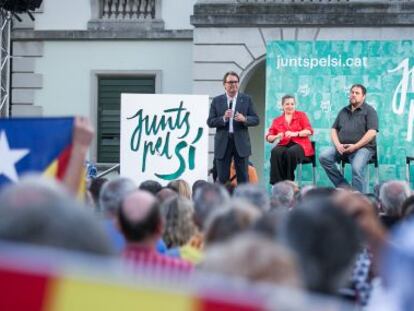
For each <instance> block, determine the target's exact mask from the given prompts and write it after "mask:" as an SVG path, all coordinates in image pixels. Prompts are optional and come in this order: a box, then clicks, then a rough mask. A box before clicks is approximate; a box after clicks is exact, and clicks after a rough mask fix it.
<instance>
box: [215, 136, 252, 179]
mask: <svg viewBox="0 0 414 311" xmlns="http://www.w3.org/2000/svg"><path fill="white" fill-rule="evenodd" d="M232 159H234V166H235V168H236V176H237V184H238V185H240V184H241V183H246V182H248V181H249V176H248V165H249V157H243V158H242V157H240V156H239V154H238V153H237V149H236V145H235V144H234V137H233V136H232V135H231V136H229V140H228V143H227V149H226V153H225V154H224V158H223V159H215V161H216V165H217V176H218V180H219V182H220V183H222V184H225V183H226V182H228V181H229V179H230V164H231V160H232Z"/></svg>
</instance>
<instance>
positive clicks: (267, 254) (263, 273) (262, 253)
mask: <svg viewBox="0 0 414 311" xmlns="http://www.w3.org/2000/svg"><path fill="white" fill-rule="evenodd" d="M200 269H201V271H206V272H208V273H216V274H220V275H226V276H233V277H242V278H245V279H247V280H249V281H251V282H266V283H272V284H276V285H281V286H289V287H300V286H301V284H302V282H301V280H300V276H299V273H298V269H297V265H296V261H295V257H294V255H293V254H292V252H291V251H289V250H288V249H287V248H286V247H284V246H283V245H279V244H277V243H276V242H275V241H272V240H269V239H266V238H265V237H263V236H259V235H255V234H252V233H246V234H241V235H237V236H235V237H234V238H232V239H230V240H228V241H225V242H223V243H220V244H216V245H213V246H212V247H210V248H208V249H207V251H206V254H205V256H204V260H203V262H202V264H201V267H200Z"/></svg>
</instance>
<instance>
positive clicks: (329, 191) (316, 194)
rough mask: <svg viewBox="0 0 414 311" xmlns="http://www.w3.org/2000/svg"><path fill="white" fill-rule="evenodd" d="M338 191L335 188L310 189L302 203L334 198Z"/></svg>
mask: <svg viewBox="0 0 414 311" xmlns="http://www.w3.org/2000/svg"><path fill="white" fill-rule="evenodd" d="M336 191H337V190H336V189H335V188H333V187H316V188H313V189H309V190H308V191H307V192H306V193H305V194H304V195H303V196H302V197H301V201H306V200H309V199H317V198H332V197H333V196H334V195H335V193H336Z"/></svg>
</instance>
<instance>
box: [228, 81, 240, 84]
mask: <svg viewBox="0 0 414 311" xmlns="http://www.w3.org/2000/svg"><path fill="white" fill-rule="evenodd" d="M226 83H227V84H237V83H239V81H226Z"/></svg>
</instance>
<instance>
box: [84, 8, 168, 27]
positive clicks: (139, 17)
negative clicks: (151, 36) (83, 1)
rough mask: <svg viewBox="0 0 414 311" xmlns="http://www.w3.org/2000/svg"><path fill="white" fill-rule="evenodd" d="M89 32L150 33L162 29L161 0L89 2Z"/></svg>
mask: <svg viewBox="0 0 414 311" xmlns="http://www.w3.org/2000/svg"><path fill="white" fill-rule="evenodd" d="M91 3H92V19H91V20H90V21H89V23H88V29H90V30H105V31H130V30H134V31H135V30H144V31H151V30H157V29H163V28H164V23H163V21H162V20H161V19H160V12H161V8H160V6H161V0H91Z"/></svg>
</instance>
